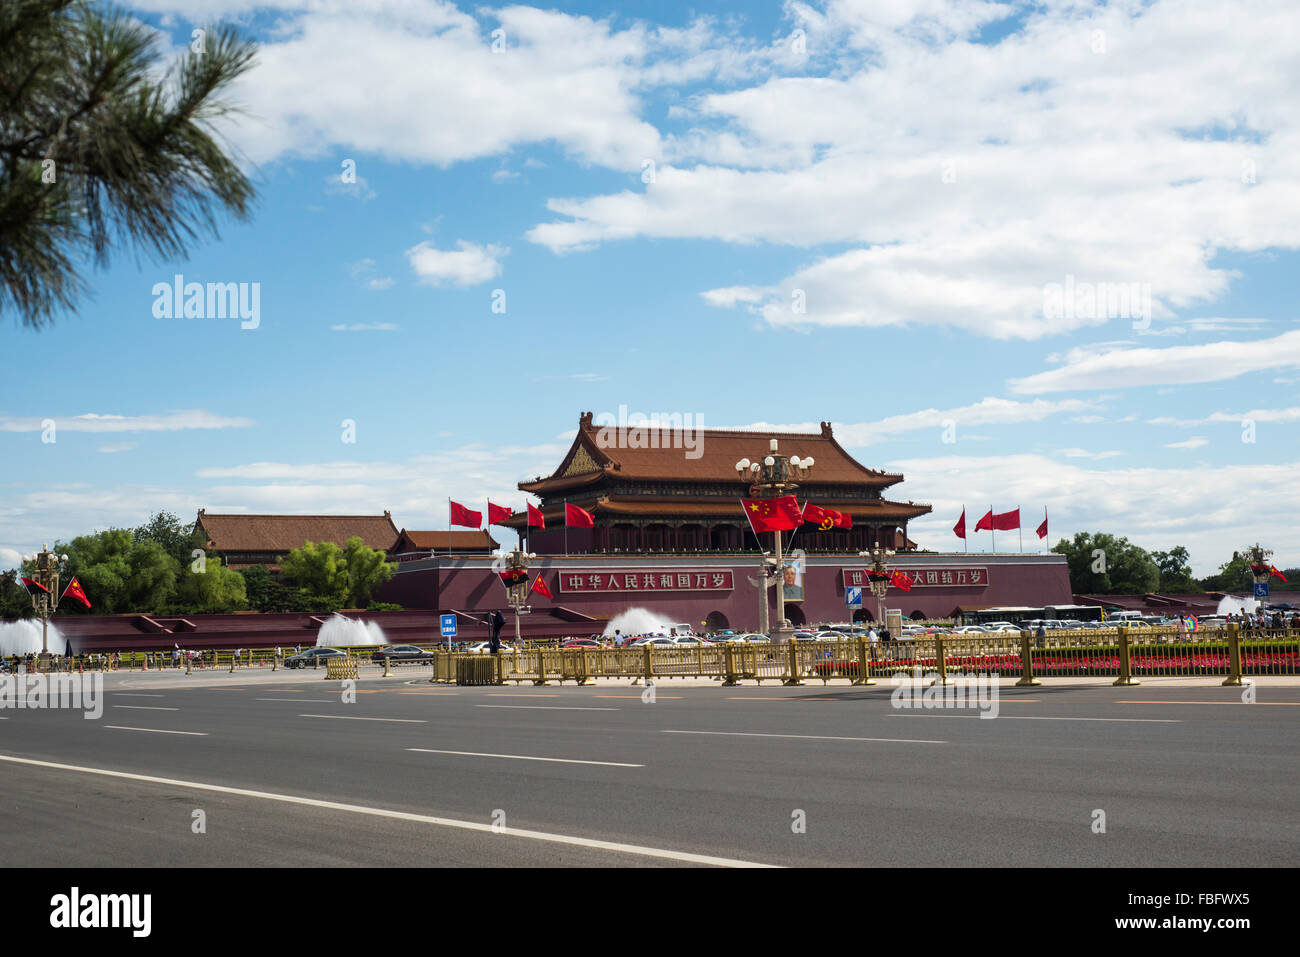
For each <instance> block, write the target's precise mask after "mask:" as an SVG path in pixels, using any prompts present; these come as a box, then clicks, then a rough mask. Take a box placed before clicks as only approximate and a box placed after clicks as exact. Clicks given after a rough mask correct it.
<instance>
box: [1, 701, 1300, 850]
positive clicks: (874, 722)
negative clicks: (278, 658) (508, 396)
mask: <svg viewBox="0 0 1300 957" xmlns="http://www.w3.org/2000/svg"><path fill="white" fill-rule="evenodd" d="M229 679H230V680H226V681H222V682H219V683H214V684H210V685H205V686H199V687H195V686H193V685H190V686H187V685H186V684H185V679H184V677H183V676H179V675H178V676H164V677H162V678H156V677H155V678H153V679H151V680H149V681H144V680H142V679H141V677H140V676H138V675H137V676H130V675H110V676H108V679H107V681H106V691H107V694H106V700H105V707H104V713H103V717H102V718H100V719H98V720H85V719H83V717H82V715H81V713H80V712H77V711H57V710H44V711H33V710H15V709H12V708H6V709H4V710H0V718H2V719H3V720H0V812H2V814H3V817H2V820H3V822H4V828H5V833H6V834H8V835H10V836H21V837H22V840H9V841H6V851H5V857H6V859H7V860H6V863H7V864H9V865H10V866H25V865H43V866H77V867H84V866H97V865H115V866H132V865H166V866H186V865H192V866H214V865H230V866H248V865H279V866H286V865H302V866H320V865H324V866H361V865H368V866H374V865H399V866H401V865H490V866H535V865H556V864H563V865H580V866H590V865H615V866H647V865H648V866H668V865H692V864H711V863H719V864H723V863H755V864H768V865H787V866H788V865H832V866H835V865H855V866H862V865H865V866H908V865H925V866H936V865H949V866H953V865H956V866H974V865H980V866H1005V867H1015V866H1025V865H1029V866H1076V865H1082V866H1157V867H1159V866H1178V867H1186V866H1201V865H1215V866H1237V865H1240V866H1252V867H1257V866H1294V865H1296V864H1297V862H1300V823H1297V821H1296V816H1295V808H1296V807H1298V806H1300V758H1298V757H1297V749H1296V747H1295V737H1296V729H1297V722H1298V721H1300V683H1293V684H1282V685H1276V686H1265V687H1261V688H1259V689H1258V698H1257V701H1256V702H1255V703H1253V704H1245V703H1242V701H1241V695H1240V692H1239V691H1236V690H1233V689H1228V688H1220V687H1217V686H1213V685H1210V684H1209V683H1207V684H1206V685H1205V686H1201V687H1187V686H1186V685H1173V684H1170V685H1162V684H1161V683H1160V682H1155V681H1153V682H1147V683H1145V684H1143V685H1141V686H1139V687H1134V688H1114V687H1110V686H1109V685H1092V686H1086V687H1071V686H1064V685H1059V686H1058V685H1050V684H1049V685H1045V686H1043V687H1038V688H1023V689H1022V688H1014V689H1012V688H1004V689H1003V691H1002V693H1001V696H1000V701H999V705H1000V707H999V712H1000V716H999V717H998V718H997V719H994V720H988V719H981V718H979V717H978V716H977V715H976V713H975V712H973V711H951V710H937V711H936V710H931V711H910V712H907V711H900V710H898V709H895V708H893V707H891V704H890V693H891V690H892V689H891V688H890V686H889V685H887V684H885V683H882V684H881V685H878V686H876V687H874V688H851V687H846V686H844V685H838V686H836V685H832V686H829V687H821V686H808V687H803V688H781V687H771V686H767V687H762V688H756V687H753V686H750V687H745V688H736V689H725V688H721V687H718V686H716V685H712V686H707V687H700V686H682V685H681V684H677V685H674V683H673V682H672V681H666V682H661V683H660V684H659V685H658V686H657V687H656V689H655V700H654V702H653V703H647V702H645V701H644V700H643V697H642V689H641V688H639V687H632V686H628V685H627V684H620V685H602V686H600V687H595V688H575V687H573V686H572V685H568V686H563V687H546V688H533V687H530V686H521V687H518V688H515V687H505V688H495V687H494V688H456V687H452V688H448V687H446V686H433V685H430V684H428V683H427V682H425V681H421V680H418V679H412V678H408V677H405V676H399V677H395V678H390V679H386V680H385V679H372V680H363V681H361V682H359V684H358V693H357V694H356V696H355V699H356V700H355V703H345V702H344V701H342V700H341V697H340V694H339V691H338V687H337V683H334V682H325V681H323V680H321V679H320V678H319V677H318V676H310V677H305V678H299V677H297V676H294V677H292V678H291V677H289V676H287V675H282V676H277V678H276V681H275V682H274V683H272V682H268V681H253V680H241V679H240V678H239V677H238V676H229ZM362 719H370V720H362ZM163 732H187V733H184V734H180V733H163ZM453 752H454V753H453ZM538 758H547V759H552V760H531V759H538ZM99 772H110V773H107V774H106V773H99ZM195 810H201V811H202V812H203V816H204V825H205V832H204V833H195V832H194V830H193V823H194V820H195V818H194V811H195ZM1097 811H1102V812H1104V815H1105V833H1095V822H1096V821H1097V819H1098V818H1097V815H1096V814H1095V812H1097ZM800 820H802V821H803V822H804V825H805V826H804V827H803V828H802V829H800V828H798V827H797V826H796V825H797V824H798V822H799V821H800ZM494 824H495V825H496V827H495V829H494V827H493V825H494ZM714 859H716V860H714Z"/></svg>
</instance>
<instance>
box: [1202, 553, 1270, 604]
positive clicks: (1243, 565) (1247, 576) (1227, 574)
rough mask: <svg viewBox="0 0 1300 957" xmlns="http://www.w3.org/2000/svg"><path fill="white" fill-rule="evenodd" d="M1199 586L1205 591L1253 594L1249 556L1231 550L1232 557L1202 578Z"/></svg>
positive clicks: (1253, 580) (1253, 579)
mask: <svg viewBox="0 0 1300 957" xmlns="http://www.w3.org/2000/svg"><path fill="white" fill-rule="evenodd" d="M1288 577H1290V576H1288ZM1201 586H1202V587H1203V588H1204V589H1205V590H1206V591H1222V592H1243V591H1244V592H1247V593H1252V594H1253V593H1254V590H1255V578H1254V576H1253V575H1252V574H1251V571H1250V556H1249V555H1245V554H1242V553H1241V552H1233V553H1232V558H1230V559H1229V560H1228V561H1226V562H1224V563H1223V564H1222V565H1220V566H1219V572H1218V574H1217V575H1210V576H1209V577H1208V578H1205V579H1202V581H1201Z"/></svg>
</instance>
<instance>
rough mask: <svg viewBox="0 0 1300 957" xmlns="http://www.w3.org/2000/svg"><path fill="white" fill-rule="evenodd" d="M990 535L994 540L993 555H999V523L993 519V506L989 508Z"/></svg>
mask: <svg viewBox="0 0 1300 957" xmlns="http://www.w3.org/2000/svg"><path fill="white" fill-rule="evenodd" d="M989 535H990V536H991V537H992V539H993V554H994V555H996V554H997V553H998V523H997V520H996V519H995V518H994V517H993V506H992V505H990V506H989Z"/></svg>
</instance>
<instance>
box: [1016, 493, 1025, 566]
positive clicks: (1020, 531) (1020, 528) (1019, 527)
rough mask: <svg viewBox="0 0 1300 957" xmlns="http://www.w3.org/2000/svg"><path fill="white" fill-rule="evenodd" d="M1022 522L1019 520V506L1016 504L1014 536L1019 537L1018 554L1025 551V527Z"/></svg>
mask: <svg viewBox="0 0 1300 957" xmlns="http://www.w3.org/2000/svg"><path fill="white" fill-rule="evenodd" d="M1024 524H1025V523H1024V522H1022V521H1020V506H1019V505H1017V506H1016V538H1018V539H1020V554H1022V555H1023V554H1024V553H1025V529H1024Z"/></svg>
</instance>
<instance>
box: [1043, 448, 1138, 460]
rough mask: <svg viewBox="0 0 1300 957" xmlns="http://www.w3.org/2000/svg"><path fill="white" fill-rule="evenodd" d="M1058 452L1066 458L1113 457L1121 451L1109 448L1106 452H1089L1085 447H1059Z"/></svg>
mask: <svg viewBox="0 0 1300 957" xmlns="http://www.w3.org/2000/svg"><path fill="white" fill-rule="evenodd" d="M1059 453H1060V454H1061V455H1064V456H1065V457H1066V458H1067V459H1113V458H1115V457H1116V456H1117V455H1123V454H1124V453H1123V452H1118V451H1115V450H1110V451H1106V452H1089V451H1088V450H1087V449H1060V450H1059Z"/></svg>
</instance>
